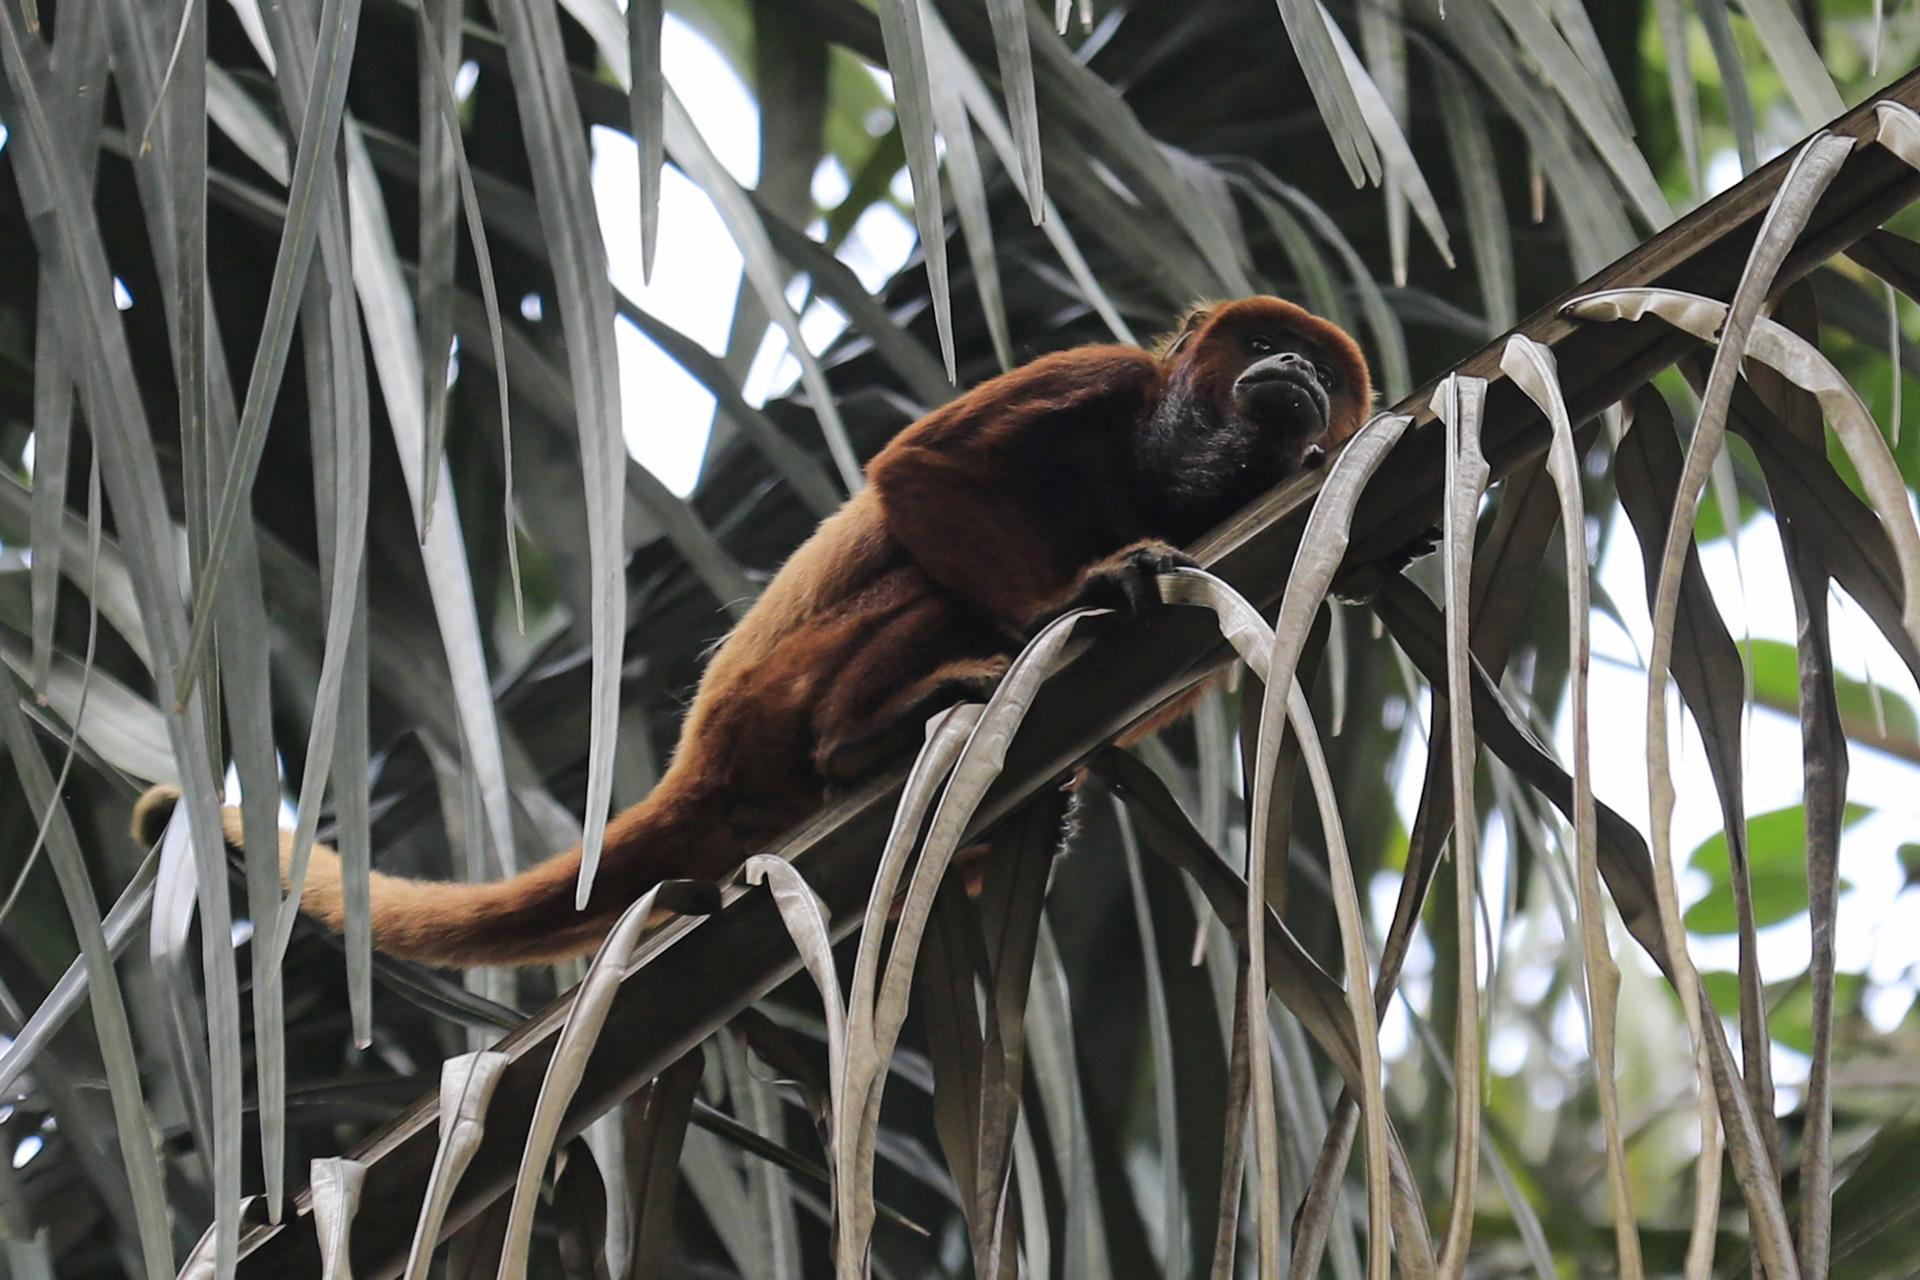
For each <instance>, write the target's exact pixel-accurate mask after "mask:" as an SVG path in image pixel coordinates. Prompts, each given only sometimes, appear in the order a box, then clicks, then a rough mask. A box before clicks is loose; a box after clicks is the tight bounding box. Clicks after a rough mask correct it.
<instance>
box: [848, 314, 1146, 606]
mask: <svg viewBox="0 0 1920 1280" xmlns="http://www.w3.org/2000/svg"><path fill="white" fill-rule="evenodd" d="M1159 376H1160V366H1159V364H1158V363H1157V362H1156V361H1155V360H1154V358H1153V357H1152V356H1150V355H1148V354H1147V353H1146V352H1145V351H1142V350H1139V349H1138V348H1135V347H1121V346H1104V347H1081V348H1078V349H1075V350H1072V351H1063V352H1059V353H1057V354H1054V355H1051V356H1045V357H1042V358H1041V359H1039V360H1036V361H1034V362H1033V363H1032V364H1029V365H1027V366H1025V367H1023V368H1020V369H1016V370H1014V371H1013V372H1012V373H1008V374H1003V375H1001V376H1000V377H998V378H995V379H993V380H992V381H990V382H986V383H983V384H981V385H980V386H979V387H976V388H975V389H974V390H972V391H970V392H968V393H967V394H966V395H964V396H961V397H960V398H959V399H957V400H955V401H954V402H953V403H951V404H949V405H947V406H945V407H944V408H942V409H940V410H937V411H936V412H934V413H932V414H930V415H928V416H927V417H926V418H924V419H922V420H921V421H920V422H919V423H917V424H915V425H914V426H913V427H911V428H909V429H908V430H907V431H905V432H903V433H902V434H901V435H900V436H899V437H898V438H897V439H896V440H895V441H894V442H893V443H892V444H890V445H889V446H888V447H887V448H886V449H884V450H882V451H881V453H880V454H879V456H877V457H876V458H875V459H874V460H873V463H872V465H871V466H870V467H869V468H868V474H869V476H870V478H871V479H872V481H873V486H874V488H875V490H877V491H878V493H879V495H880V499H881V504H882V507H883V509H884V511H885V513H886V521H887V528H888V531H889V532H890V533H891V534H892V536H893V538H894V539H895V540H896V541H897V542H899V543H900V545H901V546H902V547H904V548H905V549H906V551H907V554H908V555H910V556H912V557H913V559H914V562H915V563H916V564H918V565H919V566H920V568H921V569H922V570H923V571H925V573H926V574H927V575H928V576H929V577H931V578H932V579H933V580H934V581H935V582H937V583H939V584H940V585H941V586H943V587H945V588H946V589H947V590H949V591H951V592H953V593H954V594H955V595H957V596H959V597H960V598H962V599H964V600H967V601H969V602H970V603H972V604H975V605H977V606H979V607H981V608H983V609H985V610H986V611H987V612H988V613H990V614H992V615H993V616H994V617H995V618H997V619H999V620H1000V621H1001V622H1003V623H1005V624H1007V625H1008V626H1010V627H1012V628H1015V629H1024V627H1025V625H1026V624H1027V623H1028V622H1029V621H1030V620H1031V619H1032V618H1034V617H1035V616H1036V615H1038V614H1040V613H1041V612H1042V611H1044V610H1046V609H1047V608H1049V607H1050V606H1052V605H1054V604H1056V603H1057V602H1058V601H1060V600H1061V598H1062V597H1064V596H1065V595H1066V594H1067V593H1069V592H1070V591H1072V589H1073V588H1074V586H1075V583H1076V582H1077V581H1078V579H1079V578H1080V575H1081V572H1082V570H1083V569H1084V568H1086V566H1087V565H1088V564H1089V562H1091V561H1093V560H1096V559H1098V558H1100V557H1101V556H1103V555H1105V554H1107V553H1109V552H1112V551H1113V550H1115V549H1116V545H1115V543H1114V541H1113V540H1112V539H1110V538H1106V537H1104V534H1105V526H1106V525H1108V524H1109V523H1111V522H1112V514H1113V511H1114V510H1115V508H1116V507H1117V506H1119V505H1121V504H1124V503H1125V502H1126V501H1127V498H1128V495H1126V494H1124V493H1121V494H1116V493H1111V492H1103V491H1102V489H1103V487H1104V486H1103V485H1102V484H1101V476H1100V475H1099V474H1098V471H1100V470H1109V468H1105V467H1100V468H1098V469H1097V470H1096V469H1095V468H1094V467H1089V468H1088V469H1087V470H1086V471H1084V472H1083V473H1081V474H1077V475H1076V474H1072V472H1071V471H1068V473H1067V474H1066V475H1064V476H1063V477H1060V478H1050V477H1052V476H1053V474H1054V473H1056V472H1059V471H1061V470H1063V464H1068V465H1069V466H1070V464H1071V462H1072V461H1073V460H1074V459H1077V458H1080V457H1083V456H1084V457H1085V458H1087V459H1089V460H1090V461H1091V462H1092V463H1094V464H1098V463H1101V462H1103V461H1108V460H1110V461H1111V462H1112V463H1113V464H1114V465H1113V466H1112V467H1111V468H1110V470H1111V472H1112V473H1113V474H1119V473H1120V472H1121V471H1122V470H1123V469H1124V468H1123V460H1124V458H1125V453H1126V450H1127V449H1128V448H1129V444H1130V440H1131V436H1132V433H1133V431H1134V429H1135V427H1136V425H1137V424H1138V423H1139V421H1140V419H1141V417H1142V415H1144V414H1145V413H1146V412H1147V410H1148V408H1149V406H1150V405H1151V403H1152V396H1153V392H1154V388H1155V385H1156V383H1157V380H1158V378H1159ZM1103 542H1104V544H1105V545H1102V543H1103Z"/></svg>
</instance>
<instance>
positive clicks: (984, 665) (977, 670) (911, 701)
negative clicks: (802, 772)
mask: <svg viewBox="0 0 1920 1280" xmlns="http://www.w3.org/2000/svg"><path fill="white" fill-rule="evenodd" d="M1012 662H1013V660H1012V659H1011V658H1009V657H1007V656H1005V655H1004V654H993V655H990V656H988V657H982V658H955V659H953V660H951V661H949V662H945V663H942V664H941V665H940V666H938V667H935V668H934V669H933V670H932V671H929V672H928V673H927V674H926V675H924V676H921V677H920V678H918V679H917V680H914V681H913V682H912V683H910V684H908V685H907V686H906V687H905V688H903V689H901V690H899V691H898V692H897V693H894V694H892V695H891V696H889V697H888V698H887V699H886V700H885V701H884V702H882V703H881V704H880V706H879V707H878V708H876V709H875V710H874V711H872V712H870V713H869V714H867V715H865V716H862V717H860V718H858V719H856V720H853V721H851V722H849V723H847V724H843V725H823V726H821V728H820V736H819V746H818V747H816V748H815V749H814V753H813V760H814V767H815V768H817V769H818V770H819V771H820V776H821V777H823V778H825V779H827V781H829V782H834V783H847V782H855V781H858V780H860V779H862V778H865V777H869V776H871V775H872V774H873V773H874V772H876V771H877V770H878V769H879V768H880V767H881V766H883V765H885V764H887V763H888V762H890V761H899V760H906V759H909V758H911V757H912V755H913V753H914V752H915V751H917V750H918V749H919V746H920V743H921V742H922V741H923V740H924V738H925V736H926V724H927V720H928V719H929V718H931V717H932V716H933V714H934V713H935V712H937V711H942V710H945V709H946V708H947V707H951V706H953V705H955V704H956V703H960V702H980V701H984V700H985V699H986V698H987V697H988V696H989V695H990V694H992V692H993V690H994V686H996V685H998V684H999V683H1000V677H1001V676H1004V675H1005V674H1006V673H1007V668H1008V667H1009V666H1011V665H1012Z"/></svg>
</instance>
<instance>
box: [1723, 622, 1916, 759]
mask: <svg viewBox="0 0 1920 1280" xmlns="http://www.w3.org/2000/svg"><path fill="white" fill-rule="evenodd" d="M1743 647H1744V648H1745V649H1746V658H1747V667H1748V669H1749V670H1751V671H1752V672H1753V697H1754V701H1756V702H1758V703H1759V704H1760V705H1761V706H1763V707H1770V708H1772V709H1773V710H1775V711H1778V712H1780V713H1781V714H1783V715H1789V716H1794V717H1798V716H1799V714H1800V703H1799V697H1800V658H1799V655H1798V654H1797V653H1796V652H1795V651H1794V647H1793V646H1792V645H1791V644H1788V643H1787V642H1786V641H1784V640H1749V641H1747V642H1745V644H1744V645H1743ZM1834 682H1835V685H1836V689H1835V692H1836V693H1837V694H1838V695H1839V701H1840V723H1841V726H1842V727H1843V728H1845V729H1846V731H1847V737H1848V738H1850V739H1852V740H1853V741H1854V742H1858V743H1860V744H1861V745H1863V746H1869V747H1876V748H1878V749H1879V750H1881V751H1885V752H1888V753H1889V754H1891V755H1896V756H1901V757H1904V758H1906V759H1909V760H1912V759H1920V716H1917V715H1915V713H1914V709H1913V704H1912V703H1910V702H1908V701H1907V700H1906V699H1905V698H1903V697H1901V696H1900V695H1899V694H1897V693H1895V692H1894V691H1893V690H1891V689H1888V688H1885V687H1884V686H1877V685H1873V684H1869V683H1868V682H1867V681H1865V680H1855V679H1854V678H1853V677H1852V676H1847V675H1840V674H1839V673H1835V676H1834ZM1876 700H1877V701H1878V703H1879V706H1878V708H1877V709H1876V708H1875V705H1874V704H1875V702H1876Z"/></svg>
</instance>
